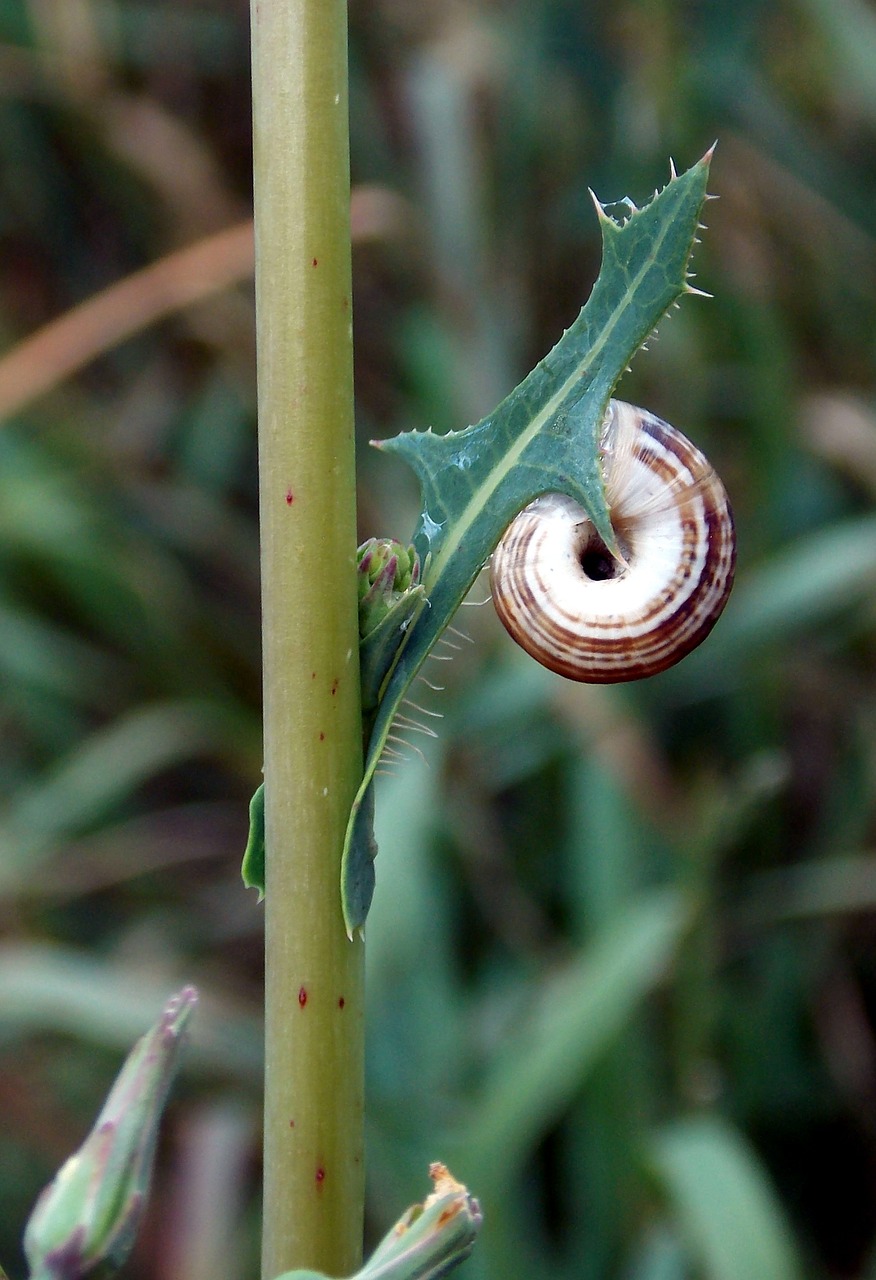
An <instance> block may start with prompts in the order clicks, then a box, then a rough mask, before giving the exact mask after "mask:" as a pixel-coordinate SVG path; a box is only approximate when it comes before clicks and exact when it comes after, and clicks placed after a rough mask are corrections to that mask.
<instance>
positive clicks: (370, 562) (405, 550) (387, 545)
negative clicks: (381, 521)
mask: <svg viewBox="0 0 876 1280" xmlns="http://www.w3.org/2000/svg"><path fill="white" fill-rule="evenodd" d="M419 580H420V558H419V556H418V555H417V553H416V551H415V550H414V548H413V547H405V546H404V545H403V544H402V543H401V542H396V540H395V538H369V539H368V541H367V542H364V543H363V544H362V546H361V547H360V548H359V635H360V637H361V638H362V639H364V638H365V637H366V636H367V635H369V634H370V632H372V631H373V630H374V629H375V627H377V626H378V624H379V623H380V622H382V621H383V619H384V618H385V617H386V615H387V614H388V613H389V611H390V609H391V608H392V606H393V605H394V604H395V602H396V601H397V600H398V599H399V598H400V597H401V596H403V595H404V593H405V592H406V591H408V590H410V588H411V587H415V586H416V585H417V583H418V582H419Z"/></svg>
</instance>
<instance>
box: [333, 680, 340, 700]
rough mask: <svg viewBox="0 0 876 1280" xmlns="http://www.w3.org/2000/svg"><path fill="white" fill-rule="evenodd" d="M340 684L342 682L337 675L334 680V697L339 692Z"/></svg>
mask: <svg viewBox="0 0 876 1280" xmlns="http://www.w3.org/2000/svg"><path fill="white" fill-rule="evenodd" d="M339 684H340V681H339V680H338V678H337V676H336V677H335V679H334V680H333V681H332V697H334V696H335V694H336V693H337V691H338V685H339Z"/></svg>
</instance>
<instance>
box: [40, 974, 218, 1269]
mask: <svg viewBox="0 0 876 1280" xmlns="http://www.w3.org/2000/svg"><path fill="white" fill-rule="evenodd" d="M197 998H198V995H197V992H196V991H195V989H194V987H185V988H184V989H183V990H182V991H180V992H179V993H178V994H177V995H175V996H173V997H172V999H170V1000H169V1001H168V1003H167V1005H166V1006H165V1008H164V1012H163V1014H162V1015H161V1018H160V1019H159V1020H158V1022H157V1023H156V1024H155V1026H153V1027H152V1028H151V1030H150V1031H147V1033H146V1035H145V1036H143V1038H142V1039H141V1040H138V1042H137V1043H136V1045H135V1046H134V1048H133V1049H132V1050H131V1052H130V1054H129V1055H128V1058H127V1060H126V1061H125V1064H124V1066H123V1067H122V1069H121V1071H120V1072H119V1075H118V1077H117V1079H116V1082H115V1084H114V1085H113V1087H112V1089H111V1090H110V1093H109V1096H108V1097H107V1099H106V1102H105V1103H104V1105H103V1109H102V1111H101V1113H100V1115H99V1116H98V1118H97V1121H96V1123H95V1125H94V1128H93V1129H92V1130H91V1133H90V1134H89V1135H88V1137H87V1138H86V1139H85V1142H84V1143H83V1144H82V1146H81V1147H80V1148H79V1150H78V1151H77V1152H76V1153H75V1155H72V1156H70V1158H69V1160H67V1161H66V1162H65V1163H64V1164H63V1165H62V1166H61V1168H60V1169H59V1171H58V1173H57V1174H56V1175H55V1177H54V1178H53V1180H52V1181H51V1182H50V1183H49V1185H48V1186H47V1187H46V1188H45V1189H44V1190H43V1191H42V1193H41V1194H40V1197H39V1199H38V1200H37V1202H36V1205H35V1206H34V1209H33V1212H32V1213H31V1216H30V1220H29V1222H28V1224H27V1227H26V1229H25V1233H24V1251H25V1254H26V1256H27V1260H28V1263H29V1264H30V1269H31V1277H32V1280H79V1277H81V1276H84V1275H86V1274H87V1273H88V1272H89V1271H91V1270H92V1269H93V1268H95V1267H97V1266H100V1267H101V1269H102V1271H103V1272H106V1271H108V1270H115V1269H116V1268H117V1267H119V1266H121V1264H122V1262H124V1260H125V1258H126V1257H127V1255H128V1253H129V1251H130V1249H131V1245H132V1244H133V1242H134V1236H135V1234H136V1231H137V1227H138V1226H139V1224H140V1218H141V1216H142V1213H143V1208H144V1206H145V1203H146V1197H147V1195H148V1192H149V1180H150V1177H151V1174H152V1161H153V1156H154V1153H155V1142H156V1138H157V1136H158V1125H159V1121H160V1119H161V1113H162V1111H163V1109H164V1103H165V1101H166V1099H167V1092H168V1089H169V1088H170V1083H171V1080H172V1078H173V1074H174V1071H175V1069H176V1065H177V1059H178V1057H179V1049H180V1044H181V1038H182V1032H183V1030H184V1028H185V1025H186V1023H187V1022H188V1019H189V1015H190V1014H191V1012H192V1009H193V1008H194V1005H195V1003H196V1002H197Z"/></svg>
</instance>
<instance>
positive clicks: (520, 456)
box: [341, 152, 711, 934]
mask: <svg viewBox="0 0 876 1280" xmlns="http://www.w3.org/2000/svg"><path fill="white" fill-rule="evenodd" d="M710 160H711V152H709V153H708V154H707V155H705V156H704V157H703V159H702V160H701V161H699V163H698V164H696V165H694V166H693V168H691V169H689V170H688V171H687V172H686V173H683V174H681V176H679V177H675V176H673V178H672V179H671V180H670V182H669V183H668V184H667V186H666V187H664V189H663V190H662V191H661V192H659V193H658V194H656V195H655V196H654V198H653V199H652V200H651V202H650V203H649V204H647V205H646V206H645V207H644V208H643V209H636V208H635V206H634V205H633V204H632V203H631V202H629V201H627V202H624V204H623V206H622V208H623V210H624V215H625V216H623V217H622V218H621V219H620V220H615V218H614V217H612V216H610V215H609V213H608V212H607V211H606V209H605V208H603V207H602V206H601V205H599V203H598V202H597V204H596V211H597V216H598V218H599V223H600V229H601V232H602V265H601V268H600V272H599V277H598V279H597V281H596V284H595V285H594V287H593V292H592V293H591V295H590V298H589V300H588V302H587V304H586V306H585V307H584V308H583V309H582V311H581V312H580V314H579V315H578V318H577V319H576V320H575V322H574V323H573V324H572V325H571V327H570V328H569V329H567V330H566V332H565V333H564V334H563V336H562V338H561V339H560V341H559V342H558V343H557V345H556V346H555V347H554V348H553V350H552V351H551V352H549V353H548V355H547V356H545V358H544V359H543V360H542V361H541V363H540V364H538V365H537V366H536V367H535V369H533V371H532V372H531V373H530V374H529V375H528V376H527V377H526V378H525V379H524V380H523V382H522V383H520V385H519V386H518V387H516V388H515V390H514V391H512V392H511V394H510V395H509V396H508V397H507V398H506V399H505V400H503V401H502V403H501V404H500V405H499V406H498V408H496V409H495V410H494V411H493V412H492V413H491V414H489V415H488V416H487V417H486V418H484V419H482V421H481V422H479V423H477V425H475V426H472V427H467V428H466V429H465V430H464V431H459V432H454V433H451V434H450V435H446V436H436V435H433V434H432V433H431V432H408V433H406V434H404V435H401V436H397V437H396V438H395V439H393V440H389V441H384V442H383V443H381V444H380V445H379V446H378V447H379V448H382V449H385V450H387V451H388V452H393V453H397V454H399V455H400V456H401V457H402V458H404V459H405V460H406V461H407V462H409V463H410V465H411V466H412V467H413V469H414V471H415V472H416V474H417V477H418V478H419V481H420V485H421V489H422V513H421V515H420V520H419V524H418V525H417V529H416V532H415V534H414V547H415V549H416V551H417V553H418V554H419V557H420V563H421V566H422V579H421V581H422V584H423V587H424V590H425V594H426V597H427V599H428V607H427V608H424V609H423V610H422V611H421V612H420V613H419V614H418V615H417V617H416V618H414V619H412V621H411V625H410V626H409V628H408V630H407V632H406V639H405V642H404V647H403V648H402V650H401V652H400V655H399V658H398V661H397V662H396V664H395V666H394V668H393V669H392V671H391V674H390V675H389V678H388V680H387V682H386V687H385V689H384V691H383V696H382V699H381V702H380V705H379V707H378V709H377V714H376V716H375V720H374V724H373V728H372V732H371V736H370V741H369V743H368V750H367V756H366V768H365V778H364V781H363V783H362V786H361V788H360V791H359V793H358V796H357V798H356V801H355V802H354V805H353V809H352V813H351V817H350V823H349V826H348V829H347V839H346V844H345V851H344V862H343V868H342V873H341V874H342V902H343V909H344V919H345V921H346V924H347V929H348V932H350V934H352V933H353V931H354V930H355V929H357V928H360V927H361V926H362V924H363V923H364V921H365V917H366V915H367V912H368V907H369V905H370V897H369V896H367V895H365V896H363V894H362V892H361V890H362V887H363V885H364V886H366V887H367V877H363V875H362V873H361V869H360V865H359V864H360V863H361V862H362V861H363V860H364V859H367V858H369V857H370V856H371V848H370V832H369V830H368V823H367V818H366V816H365V815H364V813H363V811H362V807H361V806H362V801H363V799H364V797H365V795H366V794H367V790H368V786H369V783H370V780H371V776H372V774H373V772H374V768H375V766H376V764H377V761H378V759H379V757H380V754H381V752H382V751H383V748H384V745H385V743H386V737H387V734H388V733H389V731H390V729H391V727H392V723H393V719H394V717H395V715H396V713H397V711H398V707H399V704H400V702H401V700H402V698H403V697H404V694H405V692H406V690H407V689H408V686H409V685H410V683H411V681H412V680H413V678H414V676H415V675H416V673H417V671H418V670H419V668H420V666H421V665H422V663H423V662H424V661H425V659H426V658H427V657H428V655H429V652H430V650H431V649H432V647H433V646H434V644H435V642H436V641H437V640H438V638H439V637H440V636H441V633H442V632H443V631H444V629H445V628H446V627H447V625H448V623H449V622H450V620H451V619H452V617H453V615H454V613H455V612H456V610H457V608H458V607H459V605H460V603H461V601H462V600H463V598H464V596H465V594H466V592H467V591H468V589H469V587H470V586H471V584H472V583H473V582H474V579H475V578H476V577H477V575H478V573H479V572H480V570H481V568H482V567H483V565H484V564H485V563H486V561H487V559H488V558H489V556H490V554H491V552H492V551H493V549H494V547H495V546H496V543H497V542H498V541H499V538H500V537H501V536H502V534H503V532H504V531H505V529H506V528H507V526H508V524H509V523H510V522H511V520H512V519H513V518H514V516H515V515H516V514H517V512H518V511H520V510H521V509H522V508H523V507H524V506H526V504H527V503H528V502H530V501H531V500H532V499H533V498H535V497H537V496H538V495H539V494H541V493H548V492H561V493H566V494H569V495H570V496H571V497H573V498H575V499H577V500H578V501H579V502H580V503H581V504H582V506H583V507H584V508H585V509H586V510H587V512H588V514H589V515H590V517H591V519H592V520H593V522H594V524H595V525H596V527H597V528H598V529H599V531H600V534H601V535H602V537H603V538H604V539H605V541H606V542H607V543H608V544H609V545H612V544H613V542H614V535H613V532H612V529H611V522H610V519H609V514H608V510H607V507H606V502H605V493H604V490H603V484H602V476H601V471H600V462H599V433H600V430H601V427H602V423H603V421H604V418H605V413H606V410H607V407H608V402H609V400H610V398H611V395H612V392H613V390H614V388H615V385H616V384H617V382H618V380H619V378H620V377H621V374H622V373H623V372H624V370H625V369H626V368H627V366H628V365H629V363H630V361H631V360H632V358H633V356H634V355H635V353H636V352H637V351H638V349H639V347H640V346H641V345H642V343H643V342H644V341H645V340H646V339H647V337H648V336H649V334H650V333H652V331H653V330H654V328H655V327H656V325H657V324H658V322H659V321H660V319H661V318H662V316H663V315H664V314H665V313H666V311H667V309H668V308H669V307H670V306H671V305H672V304H673V303H674V302H675V301H676V300H677V299H678V298H679V297H680V295H681V294H682V293H684V292H685V291H690V286H689V284H688V283H687V280H688V264H689V261H690V255H691V251H692V248H693V244H694V241H695V237H696V232H697V228H698V225H699V218H700V211H701V209H702V205H703V201H704V199H705V196H706V182H707V179H708V172H709V162H710Z"/></svg>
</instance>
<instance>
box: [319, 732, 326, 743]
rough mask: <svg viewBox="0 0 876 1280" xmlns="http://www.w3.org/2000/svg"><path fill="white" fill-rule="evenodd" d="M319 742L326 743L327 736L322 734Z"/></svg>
mask: <svg viewBox="0 0 876 1280" xmlns="http://www.w3.org/2000/svg"><path fill="white" fill-rule="evenodd" d="M319 740H320V742H325V734H324V733H321V734H320V735H319Z"/></svg>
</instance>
